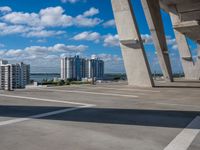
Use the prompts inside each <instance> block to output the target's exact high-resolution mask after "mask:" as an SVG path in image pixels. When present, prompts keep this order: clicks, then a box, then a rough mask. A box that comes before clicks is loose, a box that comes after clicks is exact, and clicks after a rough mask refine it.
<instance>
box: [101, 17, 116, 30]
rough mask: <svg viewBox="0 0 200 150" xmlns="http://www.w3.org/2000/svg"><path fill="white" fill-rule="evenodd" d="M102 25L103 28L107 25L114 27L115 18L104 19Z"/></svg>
mask: <svg viewBox="0 0 200 150" xmlns="http://www.w3.org/2000/svg"><path fill="white" fill-rule="evenodd" d="M103 26H104V27H105V28H108V27H116V25H115V20H114V19H112V20H108V21H106V22H105V23H103Z"/></svg>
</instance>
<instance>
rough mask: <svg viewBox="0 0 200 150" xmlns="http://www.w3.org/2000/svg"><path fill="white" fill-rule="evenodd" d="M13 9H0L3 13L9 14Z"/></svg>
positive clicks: (5, 7)
mask: <svg viewBox="0 0 200 150" xmlns="http://www.w3.org/2000/svg"><path fill="white" fill-rule="evenodd" d="M11 11H12V9H11V8H10V7H8V6H3V7H0V12H1V13H8V12H11Z"/></svg>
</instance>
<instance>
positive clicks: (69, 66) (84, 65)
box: [61, 56, 104, 80]
mask: <svg viewBox="0 0 200 150" xmlns="http://www.w3.org/2000/svg"><path fill="white" fill-rule="evenodd" d="M103 76H104V61H103V60H100V59H98V58H91V59H84V58H80V57H79V56H75V57H65V58H61V79H62V80H67V79H73V80H81V79H82V78H92V77H95V78H97V79H102V78H103Z"/></svg>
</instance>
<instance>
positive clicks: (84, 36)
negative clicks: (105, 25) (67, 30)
mask: <svg viewBox="0 0 200 150" xmlns="http://www.w3.org/2000/svg"><path fill="white" fill-rule="evenodd" d="M100 38H101V35H100V33H98V32H88V31H85V32H82V33H79V34H77V35H75V36H74V37H73V39H74V40H76V41H80V40H86V41H95V42H99V41H100Z"/></svg>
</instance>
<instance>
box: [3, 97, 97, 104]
mask: <svg viewBox="0 0 200 150" xmlns="http://www.w3.org/2000/svg"><path fill="white" fill-rule="evenodd" d="M0 96H3V97H12V98H20V99H30V100H35V101H44V102H54V103H64V104H73V105H84V106H95V105H93V104H87V103H78V102H70V101H61V100H52V99H44V98H35V97H25V96H16V95H6V94H0Z"/></svg>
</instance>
